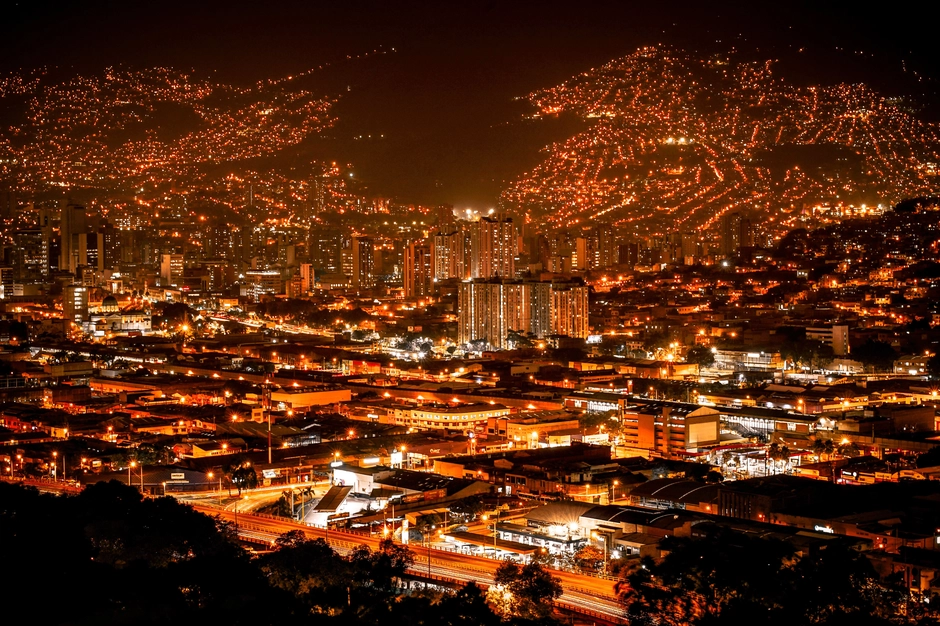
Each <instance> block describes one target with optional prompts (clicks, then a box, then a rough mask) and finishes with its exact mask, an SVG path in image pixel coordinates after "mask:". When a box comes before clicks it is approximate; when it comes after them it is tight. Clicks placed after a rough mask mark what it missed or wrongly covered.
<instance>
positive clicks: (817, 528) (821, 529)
mask: <svg viewBox="0 0 940 626" xmlns="http://www.w3.org/2000/svg"><path fill="white" fill-rule="evenodd" d="M813 530H815V531H816V532H820V533H826V534H827V535H834V534H835V532H836V531H834V530H832V527H831V526H820V525H819V524H816V525H815V526H813Z"/></svg>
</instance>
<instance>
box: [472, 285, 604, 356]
mask: <svg viewBox="0 0 940 626" xmlns="http://www.w3.org/2000/svg"><path fill="white" fill-rule="evenodd" d="M587 296H588V289H587V287H586V286H584V285H583V284H581V283H580V282H578V283H550V282H535V281H510V280H502V279H490V280H482V281H481V280H475V281H470V282H464V283H461V284H460V289H459V292H458V326H457V341H458V343H461V344H467V343H471V342H474V341H478V340H482V341H484V342H485V344H486V345H487V346H490V347H492V348H496V349H506V348H509V347H511V346H510V343H511V341H510V334H511V331H514V332H515V333H518V334H521V335H528V336H531V337H535V338H543V337H546V336H548V335H566V336H569V337H577V338H581V339H583V338H585V337H587V335H588V328H589V327H588V301H587Z"/></svg>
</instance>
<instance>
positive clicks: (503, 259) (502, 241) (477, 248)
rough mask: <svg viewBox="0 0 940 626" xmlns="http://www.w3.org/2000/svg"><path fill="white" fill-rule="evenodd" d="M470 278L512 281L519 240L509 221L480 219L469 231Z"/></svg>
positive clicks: (504, 219)
mask: <svg viewBox="0 0 940 626" xmlns="http://www.w3.org/2000/svg"><path fill="white" fill-rule="evenodd" d="M470 247H471V264H472V265H471V276H472V277H473V278H493V277H500V278H512V277H513V276H514V274H515V269H516V254H517V252H518V238H517V236H516V229H515V227H514V225H513V223H512V218H511V217H506V216H504V215H500V214H497V215H495V216H493V217H481V218H480V219H479V220H478V221H477V222H474V224H473V228H472V230H471V240H470Z"/></svg>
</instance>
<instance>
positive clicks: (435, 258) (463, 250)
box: [431, 222, 471, 280]
mask: <svg viewBox="0 0 940 626" xmlns="http://www.w3.org/2000/svg"><path fill="white" fill-rule="evenodd" d="M470 226H471V225H470V223H469V222H457V223H448V224H445V225H443V226H442V227H441V230H440V231H439V232H437V233H435V234H434V235H433V236H432V237H431V265H432V277H433V278H434V279H436V280H447V279H448V278H459V279H460V280H467V279H469V278H470V265H471V263H470V256H471V255H470V239H471V238H470V230H471V228H470Z"/></svg>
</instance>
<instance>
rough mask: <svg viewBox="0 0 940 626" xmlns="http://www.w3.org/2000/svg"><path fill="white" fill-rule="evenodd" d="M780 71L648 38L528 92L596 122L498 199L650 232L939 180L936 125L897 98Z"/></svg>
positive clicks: (551, 149) (542, 110)
mask: <svg viewBox="0 0 940 626" xmlns="http://www.w3.org/2000/svg"><path fill="white" fill-rule="evenodd" d="M772 68H773V63H772V62H770V61H767V62H762V63H752V62H740V61H737V60H734V59H733V58H732V57H711V58H697V57H695V56H692V55H690V54H686V53H684V52H681V51H676V50H673V49H668V48H642V49H640V50H638V51H636V52H635V53H633V54H631V55H628V56H626V57H623V58H620V59H616V60H614V61H611V62H610V63H607V64H606V65H604V66H602V67H600V68H597V69H592V70H590V71H588V72H584V73H582V74H579V75H577V76H574V77H572V78H571V79H570V80H568V81H566V82H565V83H563V84H561V85H558V86H556V87H553V88H550V89H544V90H541V91H536V92H534V93H531V94H529V96H528V98H529V100H530V101H531V102H532V103H533V104H534V105H535V106H536V107H537V108H538V111H539V113H538V115H541V116H550V115H555V114H560V113H564V112H569V113H575V114H577V115H579V116H581V117H583V118H585V119H587V120H591V121H592V124H591V126H590V127H589V128H588V129H587V130H585V131H583V132H581V133H579V134H577V135H575V136H572V137H570V138H569V139H567V140H566V141H564V142H560V143H557V144H554V145H551V146H548V147H546V148H545V150H544V152H545V155H544V160H543V161H542V162H541V163H540V164H539V165H538V166H536V167H535V168H534V169H533V170H532V171H530V172H527V173H525V174H524V175H522V176H520V177H519V178H518V179H516V180H515V181H513V182H512V183H511V184H510V185H509V186H508V187H507V188H506V189H505V190H504V191H503V193H502V196H501V202H502V205H503V206H504V207H505V208H507V209H512V210H516V211H522V212H525V213H526V214H527V215H528V217H529V218H530V219H531V220H533V221H534V222H536V223H543V224H546V225H547V226H549V227H555V228H566V227H577V226H580V225H586V224H589V223H591V222H593V221H596V220H602V221H603V222H605V223H608V222H609V223H613V224H614V225H618V226H622V227H628V228H631V229H635V230H636V232H637V233H638V234H641V235H642V234H654V233H665V232H668V231H673V230H692V229H698V228H703V227H708V226H710V225H712V224H714V222H715V221H716V220H717V219H719V218H720V216H721V215H722V214H724V213H726V212H728V211H730V210H734V209H741V208H745V209H748V210H756V211H758V212H760V213H764V214H765V217H766V218H767V219H771V218H772V219H780V220H784V219H786V217H787V215H788V214H790V213H792V212H793V211H799V209H800V208H801V207H802V206H803V205H804V204H815V203H838V202H847V203H848V202H855V203H865V202H868V203H872V204H874V203H878V202H884V203H886V204H888V203H894V202H896V201H898V200H900V199H902V198H904V197H909V196H913V195H923V194H929V193H934V192H936V191H937V189H938V187H940V179H938V178H937V176H936V171H937V165H936V164H937V162H938V160H940V132H938V127H937V125H935V124H927V123H923V122H921V121H919V120H918V119H917V118H916V117H915V116H914V115H913V114H912V113H910V112H909V111H907V110H906V109H905V103H904V102H903V101H902V100H899V99H887V98H883V97H881V96H879V94H877V93H875V92H873V91H872V90H871V89H869V88H868V87H866V86H865V85H863V84H852V85H847V84H838V85H833V86H820V87H810V88H797V87H794V86H792V85H788V84H787V83H786V82H784V81H783V80H782V79H781V78H778V77H776V76H775V75H774V73H773V71H772Z"/></svg>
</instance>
